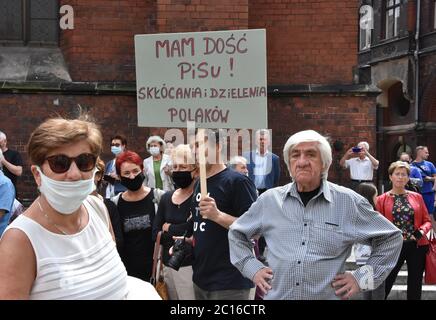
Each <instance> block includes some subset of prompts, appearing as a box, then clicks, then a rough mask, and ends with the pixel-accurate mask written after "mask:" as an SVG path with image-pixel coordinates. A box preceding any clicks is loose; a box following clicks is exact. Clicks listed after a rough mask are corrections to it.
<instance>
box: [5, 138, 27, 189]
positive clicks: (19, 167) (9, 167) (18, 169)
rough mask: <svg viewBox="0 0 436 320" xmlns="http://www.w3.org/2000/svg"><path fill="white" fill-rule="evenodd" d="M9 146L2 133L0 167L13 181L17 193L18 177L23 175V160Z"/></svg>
mask: <svg viewBox="0 0 436 320" xmlns="http://www.w3.org/2000/svg"><path fill="white" fill-rule="evenodd" d="M7 145H8V142H7V140H6V135H5V134H4V133H3V132H1V131H0V167H2V170H3V172H4V174H5V176H6V177H8V178H9V179H10V180H11V181H12V183H13V185H14V187H15V193H17V177H19V176H21V175H22V174H23V160H22V159H21V155H20V154H19V153H18V152H17V151H15V150H11V149H8V146H7Z"/></svg>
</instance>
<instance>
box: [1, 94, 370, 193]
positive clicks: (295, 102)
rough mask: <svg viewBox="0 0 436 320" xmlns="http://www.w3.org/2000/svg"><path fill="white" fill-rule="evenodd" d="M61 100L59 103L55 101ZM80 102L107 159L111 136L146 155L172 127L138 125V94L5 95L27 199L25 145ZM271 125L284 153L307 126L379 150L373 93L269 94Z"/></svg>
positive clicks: (29, 180) (31, 189) (333, 174)
mask: <svg viewBox="0 0 436 320" xmlns="http://www.w3.org/2000/svg"><path fill="white" fill-rule="evenodd" d="M55 99H59V106H55V105H53V100H55ZM77 104H80V105H81V106H82V107H83V108H84V109H86V110H88V112H89V114H90V115H91V116H93V117H94V118H95V121H96V122H97V123H98V124H99V125H100V127H101V129H102V132H103V137H104V148H103V155H102V159H103V160H105V161H108V160H110V159H112V155H111V153H110V147H109V144H110V137H111V136H112V135H114V134H123V135H125V136H126V137H127V140H128V147H129V149H130V150H133V151H135V152H138V153H139V155H140V156H141V157H143V158H146V157H148V156H149V154H148V153H147V151H146V149H145V142H146V139H147V138H148V137H149V136H150V135H155V134H157V135H161V136H162V137H163V136H164V134H165V131H166V129H167V128H139V127H138V126H137V110H136V99H135V97H125V96H124V97H123V96H78V95H75V96H71V95H48V94H46V95H40V94H38V95H34V94H21V95H13V94H2V95H0V106H2V114H3V115H4V119H8V121H7V122H2V123H1V128H2V130H3V131H5V133H6V134H7V135H8V141H9V147H10V148H11V149H15V150H18V151H19V152H20V153H21V155H22V157H23V160H24V162H25V165H24V175H23V177H21V178H20V179H19V184H18V189H19V192H20V196H21V197H22V198H34V197H35V196H36V187H35V184H34V182H33V177H32V176H31V173H30V163H29V160H28V158H27V154H26V144H27V141H28V139H29V136H30V134H31V132H32V131H33V130H34V129H35V128H36V127H37V126H38V124H40V123H41V122H42V121H44V119H46V118H48V117H52V116H55V115H57V114H58V115H62V116H64V117H71V118H72V117H75V116H77V113H78V109H77ZM268 114H269V119H268V124H269V127H270V128H272V130H273V136H272V139H273V141H272V143H273V152H274V153H276V154H277V155H279V156H280V157H281V158H282V157H283V156H282V150H283V146H284V144H285V142H286V140H287V139H288V138H289V136H290V135H292V134H293V133H295V132H297V131H299V130H305V129H314V130H318V131H319V132H320V133H321V134H324V135H328V136H329V137H330V140H331V142H332V143H333V142H335V141H336V140H340V141H342V142H343V143H344V144H345V147H347V146H352V145H355V144H356V143H357V142H358V141H360V140H367V141H368V142H369V143H370V145H371V148H373V149H374V150H375V106H374V102H373V100H372V98H364V97H356V96H326V95H319V96H312V97H284V98H270V99H269V107H268ZM343 152H344V150H340V151H339V152H338V151H334V162H333V165H332V168H331V171H330V178H331V180H333V181H336V182H341V183H346V181H347V180H348V173H347V172H346V171H343V170H341V169H339V167H338V163H339V159H340V157H342V155H343ZM281 166H282V176H281V183H282V184H285V183H288V182H289V175H288V173H287V169H286V167H285V164H284V162H283V159H282V161H281Z"/></svg>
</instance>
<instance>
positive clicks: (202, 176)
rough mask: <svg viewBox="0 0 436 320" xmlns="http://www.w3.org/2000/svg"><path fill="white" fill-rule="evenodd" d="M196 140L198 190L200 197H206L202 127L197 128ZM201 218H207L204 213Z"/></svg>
mask: <svg viewBox="0 0 436 320" xmlns="http://www.w3.org/2000/svg"><path fill="white" fill-rule="evenodd" d="M197 137H198V139H199V141H198V163H199V166H200V190H201V197H202V198H203V197H207V182H206V156H205V150H204V144H205V141H204V129H198V135H197ZM203 219H207V217H206V216H205V215H203Z"/></svg>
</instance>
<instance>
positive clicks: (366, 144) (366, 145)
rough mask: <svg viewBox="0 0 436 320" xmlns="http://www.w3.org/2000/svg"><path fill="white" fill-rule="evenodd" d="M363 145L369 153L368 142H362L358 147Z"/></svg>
mask: <svg viewBox="0 0 436 320" xmlns="http://www.w3.org/2000/svg"><path fill="white" fill-rule="evenodd" d="M359 144H362V145H363V146H364V147H365V149H366V150H367V151H369V143H368V142H366V141H360V142H359V143H358V144H357V145H359Z"/></svg>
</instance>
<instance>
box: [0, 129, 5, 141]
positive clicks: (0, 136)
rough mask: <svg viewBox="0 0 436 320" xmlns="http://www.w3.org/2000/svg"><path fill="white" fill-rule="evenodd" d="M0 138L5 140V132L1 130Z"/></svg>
mask: <svg viewBox="0 0 436 320" xmlns="http://www.w3.org/2000/svg"><path fill="white" fill-rule="evenodd" d="M0 140H6V134H5V133H4V132H3V131H0Z"/></svg>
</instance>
